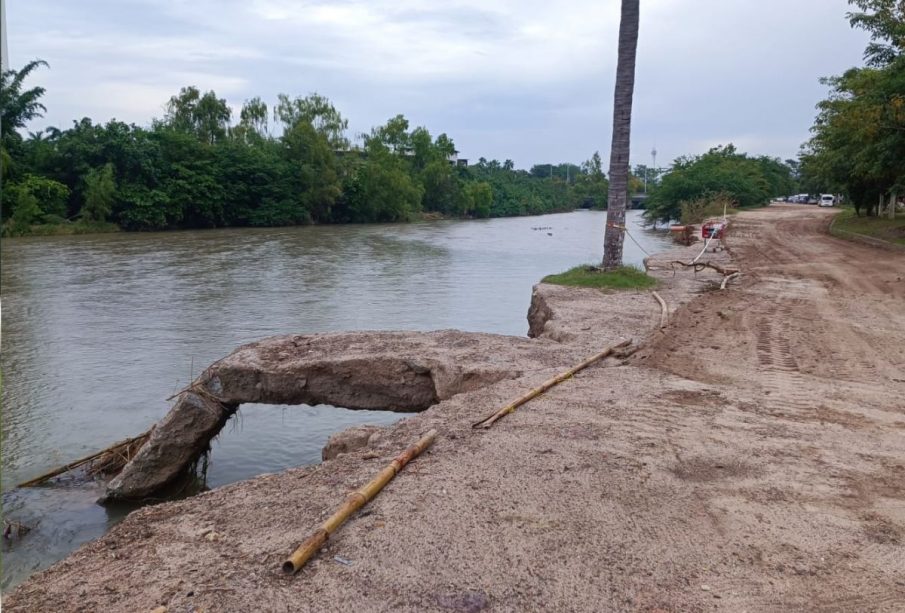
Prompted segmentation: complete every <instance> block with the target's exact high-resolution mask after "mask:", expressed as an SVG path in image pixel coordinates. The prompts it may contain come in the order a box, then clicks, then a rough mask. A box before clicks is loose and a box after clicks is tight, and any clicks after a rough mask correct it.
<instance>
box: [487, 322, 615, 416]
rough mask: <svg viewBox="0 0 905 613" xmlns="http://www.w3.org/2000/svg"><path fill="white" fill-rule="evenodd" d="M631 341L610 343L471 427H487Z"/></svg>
mask: <svg viewBox="0 0 905 613" xmlns="http://www.w3.org/2000/svg"><path fill="white" fill-rule="evenodd" d="M631 343H632V339H628V340H625V341H622V342H621V343H617V344H615V345H610V346H609V347H607V348H606V349H604V350H603V351H601V352H600V353H598V354H595V355H592V356H591V357H589V358H588V359H586V360H585V361H584V362H581V363H580V364H578V365H577V366H573V367H572V368H570V369H569V370H567V371H566V372H564V373H560V374H558V375H556V376H555V377H553V378H552V379H547V380H546V381H544V382H543V383H542V384H541V385H540V387H536V388H534V389H533V390H531V391H530V392H528V393H527V394H525V395H523V396H520V397H519V398H517V399H516V400H514V401H513V402H511V403H509V404H507V405H506V406H504V407H503V408H502V409H500V410H499V411H497V412H496V413H494V414H493V415H490V416H488V417H485V418H484V419H482V420H481V421H479V422H477V423H474V424H472V425H471V427H472V428H489V427H490V426H492V425H493V424H494V423H496V422H497V421H498V420H499V419H502V418H503V417H504V416H506V415H508V414H509V413H512V412H513V411H515V410H516V409H517V408H519V407H520V406H522V405H523V404H525V403H526V402H528V401H529V400H532V399H534V398H537V397H538V396H540V395H541V394H543V393H544V392H546V391H547V390H548V389H550V388H551V387H554V386H556V385H559V384H560V383H562V382H563V381H565V380H566V379H568V378H569V377H571V376H572V375H574V374H575V373H577V372H578V371H580V370H584V369H585V368H587V367H588V366H590V365H591V364H593V363H594V362H597V361H599V360H602V359H603V358H605V357H607V356H610V355H612V354H613V353H614V352H615V351H616V350H617V349H620V348H622V347H626V346H628V345H630V344H631Z"/></svg>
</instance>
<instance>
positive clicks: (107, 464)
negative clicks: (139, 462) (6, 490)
mask: <svg viewBox="0 0 905 613" xmlns="http://www.w3.org/2000/svg"><path fill="white" fill-rule="evenodd" d="M150 435H151V431H150V430H148V431H147V432H144V433H142V434H139V435H138V436H135V437H132V438H127V439H126V440H124V441H120V442H118V443H115V444H113V445H110V446H109V447H107V448H106V449H102V450H101V451H98V452H97V453H92V454H91V455H89V456H85V457H84V458H81V459H78V460H75V461H74V462H70V463H69V464H66V465H64V466H59V467H57V468H54V469H53V470H51V471H49V472H46V473H44V474H43V475H41V476H39V477H35V478H34V479H30V480H28V481H25V482H23V483H20V484H19V485H17V486H16V487H34V486H36V485H41V484H42V483H45V482H47V481H49V480H50V479H53V478H54V477H58V476H59V475H62V474H63V473H68V472H69V471H71V470H75V469H76V468H79V467H80V466H84V465H86V464H90V466H89V467H88V472H89V474H92V475H94V474H99V473H111V472H116V471H118V470H119V469H121V468H122V467H123V466H125V465H126V462H128V461H129V460H130V459H132V457H133V456H134V455H135V454H136V453H137V452H138V450H139V449H140V448H141V446H142V445H144V444H145V442H146V441H147V440H148V436H150Z"/></svg>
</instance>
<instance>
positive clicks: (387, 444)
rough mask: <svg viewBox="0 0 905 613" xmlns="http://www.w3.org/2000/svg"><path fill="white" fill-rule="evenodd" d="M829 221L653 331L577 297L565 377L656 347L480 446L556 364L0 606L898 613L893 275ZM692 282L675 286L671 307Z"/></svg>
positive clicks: (561, 331)
mask: <svg viewBox="0 0 905 613" xmlns="http://www.w3.org/2000/svg"><path fill="white" fill-rule="evenodd" d="M830 214H831V212H829V211H823V210H817V209H816V208H810V207H796V206H779V207H771V208H769V209H765V210H761V211H757V212H751V213H744V214H741V215H739V216H738V218H737V219H736V220H735V222H734V223H733V226H732V231H731V234H730V237H729V239H728V243H729V245H730V247H731V249H732V255H733V258H734V261H735V264H736V265H738V266H740V267H741V269H742V271H743V276H742V281H741V283H740V284H738V285H734V286H732V287H731V288H730V289H729V290H727V291H723V292H720V291H713V292H707V293H703V294H701V295H700V296H699V297H697V298H696V299H694V300H693V301H691V302H689V303H687V304H684V306H681V307H679V308H677V309H676V310H675V313H674V314H673V318H672V322H671V324H670V326H669V328H667V330H666V331H665V332H659V331H654V330H655V329H656V323H657V320H658V308H657V306H656V303H655V302H653V300H652V299H650V297H649V295H647V294H642V293H639V294H635V295H634V297H633V298H631V300H626V299H625V296H624V295H614V294H610V295H602V294H600V293H595V292H594V290H569V292H567V294H569V295H566V296H561V297H560V298H561V300H559V302H557V301H555V300H554V301H552V302H551V304H550V305H549V307H550V309H551V317H552V318H553V321H556V322H557V324H556V325H555V326H553V328H554V329H555V331H556V334H557V335H560V338H561V339H562V340H563V343H562V346H563V347H574V355H575V358H576V361H578V359H580V358H581V357H584V356H585V355H587V353H588V349H589V347H590V346H591V345H594V346H598V347H599V344H600V343H603V342H606V340H607V339H608V338H616V337H622V336H626V335H628V334H633V333H634V334H637V333H639V332H647V333H650V336H649V340H648V342H647V344H646V345H645V347H643V348H642V349H641V350H640V351H639V352H638V353H636V354H635V355H634V356H633V357H632V358H630V360H629V361H628V362H627V363H621V362H617V361H609V362H608V363H606V364H601V365H599V366H595V367H591V368H589V369H587V370H585V371H583V372H582V373H580V374H579V375H577V376H576V377H574V378H573V379H571V380H569V381H568V382H566V383H564V384H563V385H560V386H558V387H556V388H554V389H553V390H551V391H550V392H549V393H547V394H546V395H544V396H543V397H541V398H539V399H537V400H535V401H533V402H532V403H530V404H528V405H526V406H524V407H523V408H521V409H519V410H518V411H517V412H516V413H514V414H512V415H510V416H508V417H506V418H505V419H504V420H502V421H501V422H499V423H498V424H497V425H496V426H495V427H494V428H492V429H491V430H488V431H475V430H472V429H471V428H470V427H469V425H470V424H471V423H472V422H474V421H476V420H477V419H478V418H479V417H482V416H484V415H486V414H487V413H489V412H492V411H493V410H494V409H496V408H497V407H499V406H501V405H503V404H505V403H506V402H508V401H509V400H510V399H512V398H514V397H516V396H518V395H520V394H521V393H523V392H524V391H526V390H527V389H529V388H530V387H531V386H533V385H536V384H537V383H539V382H540V381H542V380H543V379H545V378H547V377H548V376H550V375H551V374H553V373H555V372H556V368H552V367H551V368H546V369H544V368H541V369H539V370H535V371H531V372H526V373H525V374H524V376H522V377H520V378H518V379H513V380H506V381H502V382H500V383H497V384H495V385H493V386H491V387H488V388H484V389H481V390H477V391H474V392H468V393H463V394H459V395H457V396H455V397H453V398H451V399H449V400H446V401H443V402H441V403H439V404H437V405H435V406H434V407H432V408H431V409H429V410H427V411H425V412H424V413H420V414H418V415H416V416H414V417H412V418H410V419H408V420H405V421H403V422H401V423H400V424H398V425H397V426H395V427H393V428H391V429H388V430H386V431H385V432H383V433H382V434H381V435H380V436H379V437H375V440H374V442H373V444H371V445H370V446H369V447H367V448H365V449H361V450H359V451H355V452H353V453H349V454H345V455H341V456H339V457H337V458H336V459H333V460H330V461H328V462H325V463H324V464H322V465H320V466H316V467H308V468H299V469H291V470H288V471H285V472H283V473H280V474H277V475H268V476H263V477H259V478H257V479H253V480H250V481H246V482H242V483H238V484H234V485H231V486H227V487H223V488H219V489H217V490H214V491H212V492H209V493H206V494H203V495H200V496H197V497H195V498H192V499H189V500H185V501H181V502H174V503H167V504H161V505H158V506H155V507H150V508H145V509H142V510H140V511H137V512H135V513H133V514H132V515H130V516H129V518H128V519H126V520H125V521H124V522H123V523H121V524H120V525H119V526H117V527H116V528H114V529H113V530H112V531H111V532H110V533H109V534H108V535H106V536H105V537H103V538H101V539H99V540H97V541H95V542H92V543H89V544H87V545H85V546H83V547H82V548H81V549H79V550H78V551H77V552H75V553H74V554H73V555H71V556H69V557H68V558H67V559H66V560H63V561H62V562H60V563H58V564H56V565H55V566H53V567H51V568H50V569H48V570H46V571H44V572H41V573H38V574H37V575H35V576H34V577H32V578H31V579H30V580H29V581H28V582H26V583H24V584H23V585H21V586H20V587H19V588H17V589H16V590H15V591H14V592H13V593H11V594H9V595H8V596H7V597H5V598H4V602H3V604H4V605H5V607H6V608H8V610H10V611H14V610H15V611H75V610H84V611H98V610H103V611H150V610H151V609H153V608H155V607H157V606H160V605H165V606H167V607H168V610H169V611H194V610H199V611H334V610H336V611H345V610H361V611H391V610H392V611H396V610H403V611H425V610H431V611H465V612H468V611H482V610H487V611H534V610H555V611H646V612H650V613H653V612H655V611H656V612H664V611H777V610H808V611H825V612H829V611H840V612H841V611H902V610H905V401H903V395H905V257H903V256H902V255H900V254H894V253H889V252H884V251H880V250H875V249H872V248H870V247H867V246H862V245H859V244H854V243H850V242H846V241H843V240H839V239H835V238H832V237H830V236H828V235H826V234H825V226H826V223H827V222H828V220H829V215H830ZM660 274H663V275H666V276H667V278H672V277H671V273H668V272H661V273H660ZM702 280H706V278H701V277H699V278H698V279H697V280H696V279H695V278H694V277H693V276H692V273H690V272H683V273H679V274H678V275H677V276H676V277H675V278H674V279H673V280H672V281H671V282H670V283H671V284H670V285H668V286H667V287H666V288H665V289H664V293H665V294H667V296H668V297H667V300H668V301H670V302H671V306H676V305H679V304H681V303H682V302H683V300H685V299H686V298H687V296H688V294H687V291H686V290H688V289H690V288H692V287H695V286H701V285H702V284H701V282H700V281H702ZM642 297H643V298H646V300H644V301H642ZM591 303H593V304H597V305H598V308H597V309H596V310H595V309H594V308H591V306H590V304H591ZM620 304H622V305H626V304H628V305H631V308H629V309H626V308H625V307H624V306H623V307H620V306H619V305H620ZM576 305H577V306H576ZM557 309H559V310H557ZM575 313H580V314H581V317H583V318H587V319H586V320H585V321H576V320H575V319H574V314H575ZM570 314H573V315H570ZM570 317H571V318H570ZM584 328H588V330H583V329H584ZM581 331H584V332H587V334H585V335H582V334H579V333H578V332H581ZM591 337H593V342H591V341H588V338H591ZM560 349H562V348H560ZM557 368H558V366H557ZM432 427H435V428H437V429H439V430H440V433H441V437H440V439H439V440H438V441H437V443H436V444H435V445H434V447H433V448H431V449H430V450H429V451H428V452H426V454H424V455H423V456H422V457H420V458H419V459H417V460H416V461H415V462H413V463H412V464H411V465H410V466H409V467H407V468H406V469H405V470H404V471H403V472H402V473H401V474H400V475H399V477H397V479H396V480H394V481H393V482H392V483H391V484H390V485H388V486H387V488H386V489H385V490H384V492H382V493H381V494H380V495H379V496H378V497H377V499H376V500H374V501H373V502H372V503H371V504H370V505H369V506H368V507H366V508H365V509H364V510H363V511H362V512H360V513H359V514H358V515H357V516H356V517H354V518H353V519H352V520H351V521H350V522H349V523H348V524H346V525H345V526H344V527H343V528H342V529H341V530H340V531H339V532H338V533H337V534H336V535H335V536H334V538H333V539H331V541H330V542H329V544H328V546H327V547H325V549H324V551H322V552H321V554H320V555H319V556H318V557H317V558H316V559H315V560H314V561H313V562H312V563H310V564H309V566H308V567H306V568H305V569H303V570H302V572H300V573H299V574H298V575H296V576H295V577H287V576H284V575H282V574H281V572H280V564H281V562H282V561H283V559H284V558H285V556H286V555H287V554H288V553H290V552H291V551H292V550H293V549H294V548H295V546H296V545H297V544H298V543H299V542H301V541H302V540H303V539H304V538H305V537H306V536H307V535H308V533H309V532H310V531H312V530H313V529H315V528H316V527H317V526H318V524H319V522H320V521H322V520H323V519H324V518H325V517H326V516H327V515H328V514H329V513H330V512H332V510H333V509H335V508H336V506H337V505H338V504H339V503H340V502H341V501H342V499H343V496H344V495H345V493H346V492H348V491H350V490H351V489H353V488H356V487H358V486H360V485H361V484H363V483H364V482H366V481H367V480H368V479H369V478H370V477H371V476H372V475H373V474H374V473H376V472H377V470H379V469H380V468H381V467H382V466H383V465H384V464H385V463H386V462H387V461H388V460H389V459H390V458H391V457H392V456H393V455H395V453H397V452H398V451H399V450H401V449H402V448H404V447H405V446H407V445H408V444H410V443H411V442H413V441H414V440H416V439H417V438H418V436H419V435H420V434H421V433H423V432H425V431H426V430H428V429H429V428H432Z"/></svg>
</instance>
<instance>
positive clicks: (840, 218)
mask: <svg viewBox="0 0 905 613" xmlns="http://www.w3.org/2000/svg"><path fill="white" fill-rule="evenodd" d="M833 230H841V231H842V232H852V233H854V234H863V235H864V236H870V237H873V238H879V239H880V240H884V241H888V242H890V243H893V244H896V245H903V246H905V216H897V217H896V218H895V219H889V218H887V217H866V216H861V217H858V216H857V215H855V211H854V209H844V210H843V211H842V212H841V213H839V214H838V215H837V216H836V219H835V220H834V221H833Z"/></svg>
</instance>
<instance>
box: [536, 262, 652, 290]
mask: <svg viewBox="0 0 905 613" xmlns="http://www.w3.org/2000/svg"><path fill="white" fill-rule="evenodd" d="M542 281H543V282H544V283H553V284H554V285H569V286H571V287H594V288H597V289H647V288H649V287H654V286H655V285H656V284H657V280H656V279H654V278H653V277H649V276H648V275H647V273H646V272H644V271H643V270H639V269H638V268H635V267H634V266H623V267H621V268H617V269H615V270H609V271H606V272H604V271H602V270H600V269H599V268H597V267H596V266H589V265H587V264H585V265H583V266H576V267H575V268H572V269H569V270H567V271H566V272H561V273H559V274H558V275H547V276H546V277H544V278H543V279H542Z"/></svg>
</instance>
